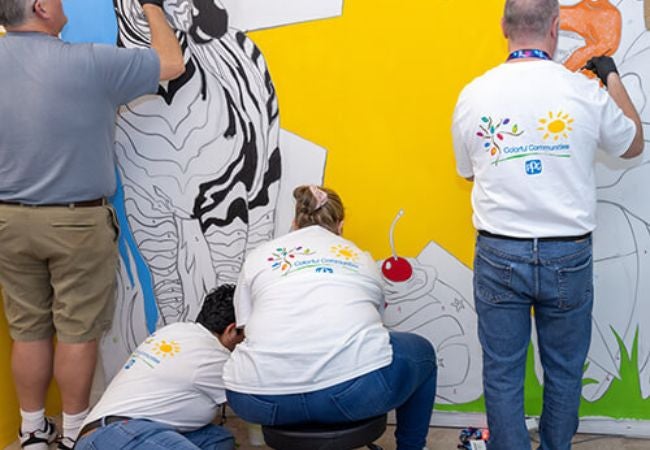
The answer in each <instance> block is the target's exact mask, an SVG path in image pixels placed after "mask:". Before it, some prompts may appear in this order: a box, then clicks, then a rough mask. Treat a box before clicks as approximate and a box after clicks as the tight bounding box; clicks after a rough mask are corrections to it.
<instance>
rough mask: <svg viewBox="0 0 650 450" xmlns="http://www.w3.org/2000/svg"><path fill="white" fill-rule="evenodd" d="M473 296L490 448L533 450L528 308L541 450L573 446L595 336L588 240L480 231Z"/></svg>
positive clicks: (477, 243) (475, 261) (591, 269)
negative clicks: (534, 342)
mask: <svg viewBox="0 0 650 450" xmlns="http://www.w3.org/2000/svg"><path fill="white" fill-rule="evenodd" d="M474 297H475V302H476V312H477V314H478V322H479V340H480V341H481V345H482V347H483V385H484V392H485V404H486V407H487V416H488V426H489V429H490V440H489V442H488V449H489V450H523V449H530V439H529V436H528V432H527V429H526V426H525V422H524V376H525V370H526V352H527V350H528V346H529V343H530V335H531V308H533V310H534V318H535V326H536V327H537V335H538V347H539V354H540V359H541V363H542V367H543V368H544V406H543V410H542V417H541V419H540V426H539V433H540V439H541V444H540V446H539V449H542V450H565V449H570V448H571V438H572V437H573V435H574V434H575V432H576V430H577V428H578V409H579V406H580V394H581V390H582V374H583V369H584V364H585V359H586V357H587V351H588V350H589V342H590V339H591V311H592V306H593V262H592V243H591V237H589V238H586V239H582V240H573V241H558V240H554V241H541V240H525V241H524V240H512V239H498V238H492V237H485V236H480V235H479V236H478V239H477V242H476V256H475V259H474Z"/></svg>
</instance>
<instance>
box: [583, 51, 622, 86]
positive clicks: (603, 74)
mask: <svg viewBox="0 0 650 450" xmlns="http://www.w3.org/2000/svg"><path fill="white" fill-rule="evenodd" d="M584 68H585V69H587V70H591V71H592V72H593V73H595V74H596V75H597V76H598V78H600V81H602V82H603V84H604V85H605V86H607V77H608V76H609V74H610V73H612V72H614V73H618V69H616V63H615V62H614V60H613V59H612V58H610V57H609V56H594V57H593V58H591V59H590V60H589V61H587V64H586V65H585V67H584Z"/></svg>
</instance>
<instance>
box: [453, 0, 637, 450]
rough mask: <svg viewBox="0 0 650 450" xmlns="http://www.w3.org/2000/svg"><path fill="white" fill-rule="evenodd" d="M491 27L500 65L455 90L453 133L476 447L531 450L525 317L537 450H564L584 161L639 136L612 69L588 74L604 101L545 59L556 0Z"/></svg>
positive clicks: (552, 44)
mask: <svg viewBox="0 0 650 450" xmlns="http://www.w3.org/2000/svg"><path fill="white" fill-rule="evenodd" d="M502 26H503V31H504V34H505V36H506V38H507V39H508V44H509V51H510V52H511V54H510V56H509V58H508V61H507V62H506V63H505V64H501V65H500V66H498V67H496V68H494V69H492V70H490V71H488V72H487V73H486V74H484V75H483V76H481V77H479V78H477V79H475V80H474V81H472V82H471V83H470V84H469V85H468V86H467V87H465V89H464V90H463V92H462V93H461V95H460V98H459V100H458V104H457V106H456V110H455V113H454V120H453V137H454V149H455V154H456V162H457V169H458V173H459V174H460V175H461V176H463V177H465V178H467V179H468V180H471V181H474V186H473V190H472V206H473V210H474V217H473V221H474V225H475V227H476V229H477V230H478V237H477V243H476V256H475V260H474V296H475V301H476V310H477V314H478V319H479V338H480V341H481V345H482V347H483V360H484V369H483V380H484V391H485V402H486V408H487V415H488V424H489V428H490V436H491V438H490V441H489V443H488V448H489V449H490V450H501V449H502V450H521V449H527V448H530V440H529V438H528V433H527V430H526V426H525V423H524V407H523V385H524V373H525V366H526V352H527V349H528V345H529V342H530V334H531V308H534V317H535V324H536V328H537V334H538V341H539V351H540V358H541V362H542V366H543V368H544V410H543V412H542V417H541V421H540V439H541V444H540V449H544V450H547V449H553V450H564V449H569V448H570V447H571V438H572V436H573V435H574V434H575V432H576V430H577V426H578V408H579V404H580V393H581V387H582V372H583V366H584V363H585V358H586V356H587V351H588V349H589V342H590V337H591V311H592V304H593V280H592V278H593V265H592V243H591V232H592V231H593V229H594V227H595V223H596V221H595V209H596V188H595V175H594V161H595V153H596V149H597V148H601V149H602V150H604V151H605V152H606V153H608V154H609V155H612V156H614V157H623V158H631V157H634V156H637V155H639V154H640V153H641V152H642V150H643V132H642V128H641V122H640V119H639V116H638V114H637V112H636V110H635V108H634V106H633V105H632V103H631V102H630V99H629V97H628V95H627V93H626V91H625V88H624V87H623V84H622V83H621V80H620V78H619V76H618V74H617V72H616V66H615V65H614V63H613V61H612V60H611V58H608V57H598V58H594V59H592V60H591V61H590V64H589V68H590V69H591V70H593V71H594V72H595V73H596V74H597V75H598V77H599V78H600V80H601V81H602V82H603V83H604V84H605V86H606V87H607V89H603V88H601V87H600V85H599V83H598V81H597V80H589V79H588V78H587V77H585V76H584V75H582V74H576V73H573V72H570V71H569V70H567V69H566V68H565V67H563V66H562V65H560V64H557V63H555V62H553V61H552V60H551V56H552V55H553V53H554V52H555V50H556V47H557V39H558V29H559V5H558V2H557V0H508V1H506V6H505V14H504V18H503V21H502Z"/></svg>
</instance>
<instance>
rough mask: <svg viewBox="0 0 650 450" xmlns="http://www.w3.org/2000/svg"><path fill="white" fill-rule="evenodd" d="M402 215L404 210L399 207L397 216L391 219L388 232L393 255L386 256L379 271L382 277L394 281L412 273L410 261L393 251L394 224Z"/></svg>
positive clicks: (402, 279) (406, 277) (404, 279)
mask: <svg viewBox="0 0 650 450" xmlns="http://www.w3.org/2000/svg"><path fill="white" fill-rule="evenodd" d="M403 215H404V210H402V209H400V210H399V212H398V213H397V216H395V219H393V223H392V224H391V226H390V233H389V239H390V249H391V251H392V252H393V256H391V257H390V258H387V259H386V260H385V261H384V262H383V264H382V265H381V273H383V274H384V277H386V278H387V279H388V280H390V281H393V282H395V283H399V282H402V281H406V280H408V279H409V278H411V275H413V267H412V266H411V263H410V262H408V261H407V260H406V259H405V258H402V257H400V256H397V252H396V251H395V240H394V236H395V225H397V222H398V221H399V219H400V218H401V217H402V216H403Z"/></svg>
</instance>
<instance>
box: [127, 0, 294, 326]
mask: <svg viewBox="0 0 650 450" xmlns="http://www.w3.org/2000/svg"><path fill="white" fill-rule="evenodd" d="M115 7H116V11H117V17H118V25H119V35H118V45H120V46H124V47H142V46H147V45H148V41H149V36H148V27H147V25H146V22H145V21H144V18H143V15H142V9H141V7H140V4H139V3H138V2H137V0H115ZM165 10H166V12H167V15H168V17H169V20H170V22H171V24H172V26H173V27H174V28H175V29H176V30H178V31H177V35H178V37H179V41H180V42H181V46H182V48H183V51H184V55H185V64H186V72H185V74H184V75H182V76H181V77H180V78H178V79H176V80H173V81H170V82H167V83H164V84H161V86H160V89H159V92H158V95H157V96H154V97H152V98H146V99H141V100H138V101H135V102H133V103H131V104H129V105H127V106H125V107H123V108H122V110H121V111H120V114H119V119H118V132H117V136H116V140H117V149H116V150H117V160H118V167H119V174H120V177H121V180H122V186H123V189H124V199H125V209H126V213H127V216H128V219H129V226H130V227H131V229H132V230H133V234H134V238H135V241H136V244H137V246H138V248H139V249H140V251H141V254H142V257H143V258H144V259H145V261H146V263H147V266H148V268H149V270H150V273H151V281H152V288H153V293H154V296H155V298H156V300H157V307H158V308H157V309H158V314H159V316H158V320H159V322H160V324H167V323H170V322H176V321H182V320H186V319H188V318H189V319H193V318H194V317H195V316H196V314H197V313H198V307H199V304H200V301H201V299H202V298H203V296H204V294H205V293H206V292H207V291H208V290H210V289H212V288H213V287H214V286H216V285H217V284H220V283H226V282H234V281H235V280H236V278H237V275H238V273H239V267H240V264H241V261H242V259H243V256H244V254H245V252H246V251H247V250H249V249H251V248H253V247H255V246H256V245H258V244H259V243H261V242H263V241H266V240H269V239H270V238H272V237H273V233H274V210H275V205H276V201H277V195H278V189H279V180H280V176H281V162H280V158H281V157H280V151H279V113H278V102H277V97H276V94H275V89H274V87H273V82H272V81H271V77H270V75H269V72H268V70H267V67H266V63H265V61H264V58H263V56H262V55H261V52H260V51H259V49H258V48H257V47H256V46H255V44H254V43H253V42H252V41H251V40H250V39H248V38H247V37H246V35H245V34H244V33H242V32H240V31H237V30H234V29H232V28H229V27H228V14H227V12H226V10H225V9H224V8H223V7H221V5H220V4H219V3H218V2H216V1H214V0H194V1H193V2H192V1H190V0H175V1H174V0H172V1H168V2H166V3H165Z"/></svg>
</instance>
